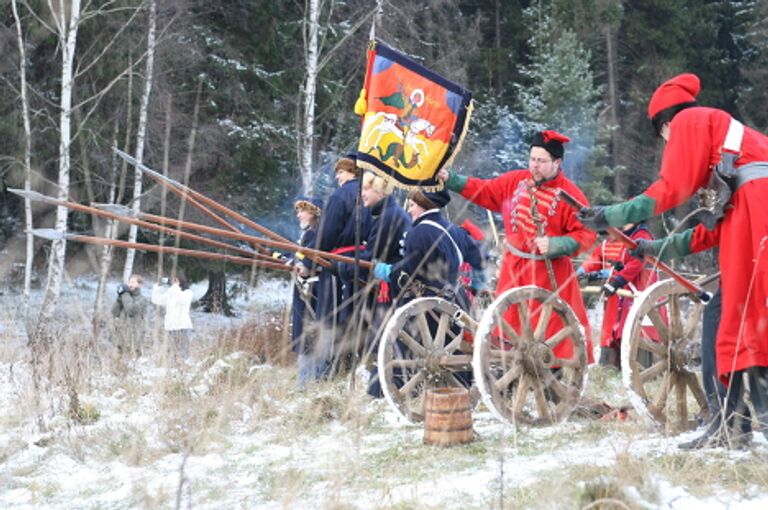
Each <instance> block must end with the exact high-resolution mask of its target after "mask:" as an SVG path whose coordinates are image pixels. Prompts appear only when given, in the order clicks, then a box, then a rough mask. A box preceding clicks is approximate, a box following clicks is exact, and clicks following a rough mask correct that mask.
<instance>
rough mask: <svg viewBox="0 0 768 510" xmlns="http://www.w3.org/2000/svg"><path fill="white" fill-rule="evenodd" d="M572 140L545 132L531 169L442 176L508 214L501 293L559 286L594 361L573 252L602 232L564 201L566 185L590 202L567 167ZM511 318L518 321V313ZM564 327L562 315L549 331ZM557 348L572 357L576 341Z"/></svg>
mask: <svg viewBox="0 0 768 510" xmlns="http://www.w3.org/2000/svg"><path fill="white" fill-rule="evenodd" d="M568 141H570V139H569V138H567V137H565V136H563V135H561V134H559V133H557V132H555V131H541V132H539V133H536V135H535V136H534V139H533V141H532V143H531V149H530V156H529V160H528V169H526V170H512V171H510V172H507V173H505V174H504V175H501V176H500V177H497V178H495V179H479V178H477V177H466V176H463V175H459V174H456V173H453V172H448V171H446V170H441V171H440V178H441V179H443V181H444V182H445V186H446V187H447V188H448V189H450V190H452V191H457V192H459V193H461V196H463V197H464V198H466V199H467V200H469V201H471V202H474V203H475V204H477V205H479V206H481V207H484V208H486V209H489V210H491V211H494V212H499V213H501V215H502V219H503V221H504V230H505V233H506V241H505V243H504V245H505V248H506V249H505V251H504V258H503V260H502V263H501V268H500V270H499V281H498V285H497V287H496V295H500V294H501V293H503V292H504V291H506V290H508V289H510V288H513V287H522V286H524V285H536V286H538V287H542V288H544V289H548V290H552V291H555V292H556V293H557V294H558V296H560V297H561V298H562V299H563V300H565V301H566V302H567V303H568V304H569V305H570V306H571V308H572V309H573V311H574V312H575V314H576V317H577V318H578V319H579V321H580V322H581V324H582V325H583V326H584V330H585V332H586V337H587V356H588V359H589V362H590V363H591V362H592V361H593V356H592V341H591V334H590V327H589V321H588V319H587V312H586V310H585V308H584V301H583V300H582V297H581V290H580V288H579V285H578V280H577V278H576V276H575V274H574V270H573V264H572V263H571V258H570V257H571V256H572V255H576V254H577V253H579V252H581V251H584V250H586V249H589V248H590V247H591V246H592V244H594V242H595V239H596V236H595V234H594V233H593V232H590V231H589V230H587V229H586V228H585V227H584V225H582V224H581V222H580V221H579V220H578V218H577V217H576V213H575V211H574V210H573V208H572V207H570V206H569V205H568V204H567V203H565V202H563V201H561V199H560V195H559V194H558V190H560V189H563V190H565V191H567V192H568V193H570V194H571V195H573V196H575V197H577V198H578V199H579V200H581V201H582V202H584V203H586V202H587V199H586V197H585V196H584V193H582V191H581V190H580V189H579V188H578V187H577V186H576V185H575V184H574V183H573V182H571V181H570V180H569V179H568V178H567V177H565V175H563V172H562V171H561V164H562V162H563V154H564V152H565V149H564V147H563V144H564V143H566V142H568ZM553 283H554V285H553ZM508 320H509V321H510V323H512V325H513V326H514V325H516V324H515V323H516V322H517V314H513V315H512V316H511V317H508ZM560 329H562V324H561V323H560V320H559V319H558V318H557V317H553V319H552V320H551V322H550V324H549V326H548V329H547V336H548V337H549V336H550V335H552V334H554V333H555V332H557V331H559V330H560ZM554 353H555V355H556V356H557V357H559V358H563V359H571V358H572V357H573V345H572V344H571V342H570V340H567V341H565V342H562V343H561V344H559V345H558V346H557V347H556V348H555V349H554Z"/></svg>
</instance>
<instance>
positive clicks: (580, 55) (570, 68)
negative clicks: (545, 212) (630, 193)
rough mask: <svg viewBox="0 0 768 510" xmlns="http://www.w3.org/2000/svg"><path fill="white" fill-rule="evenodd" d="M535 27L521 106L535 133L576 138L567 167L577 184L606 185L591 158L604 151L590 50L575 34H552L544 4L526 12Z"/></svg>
mask: <svg viewBox="0 0 768 510" xmlns="http://www.w3.org/2000/svg"><path fill="white" fill-rule="evenodd" d="M526 16H527V17H528V18H529V20H530V23H529V25H530V26H537V27H538V28H539V29H540V30H536V31H535V32H534V34H533V35H532V36H531V38H530V39H529V46H530V48H531V63H530V65H528V66H526V67H525V68H524V69H523V70H522V74H523V76H524V77H525V78H526V79H527V80H526V81H527V82H526V83H525V84H524V85H519V106H520V111H521V113H522V115H523V118H524V119H525V120H526V122H527V123H528V125H529V126H530V130H531V131H535V130H540V129H555V130H557V131H559V132H561V133H563V134H565V135H567V136H568V137H570V138H571V142H570V143H569V144H568V146H567V150H566V158H565V161H564V168H565V171H566V173H567V175H568V176H569V177H570V178H572V179H574V180H575V181H576V182H577V183H586V182H591V183H592V185H593V186H595V187H596V190H599V189H600V188H601V187H602V178H603V177H604V175H605V173H606V170H605V169H604V168H598V165H597V162H596V161H595V159H594V158H592V157H591V156H592V155H593V152H594V151H596V150H599V151H600V152H601V153H603V152H604V148H603V147H601V144H600V142H599V140H598V137H597V133H598V114H599V110H600V107H601V101H600V97H601V92H602V90H601V87H599V86H596V85H595V78H594V76H593V73H592V70H591V68H590V58H591V56H590V52H589V51H588V50H586V49H585V48H584V47H583V46H582V44H581V43H580V42H579V41H578V39H577V37H576V34H575V33H574V32H573V31H571V30H568V29H566V30H564V31H562V32H557V31H554V30H547V29H546V27H553V26H555V23H554V21H553V19H552V18H551V17H550V16H549V15H548V14H547V12H546V9H545V8H542V6H541V4H537V5H536V6H534V7H531V8H530V9H528V10H527V11H526Z"/></svg>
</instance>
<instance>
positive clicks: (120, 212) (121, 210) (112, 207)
mask: <svg viewBox="0 0 768 510" xmlns="http://www.w3.org/2000/svg"><path fill="white" fill-rule="evenodd" d="M91 207H93V208H94V209H100V210H102V211H106V212H108V213H111V214H115V215H117V216H128V217H130V218H140V217H141V216H143V214H142V213H141V212H140V211H134V210H133V208H131V207H128V206H127V205H122V204H99V203H95V202H91Z"/></svg>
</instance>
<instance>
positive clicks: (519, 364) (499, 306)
mask: <svg viewBox="0 0 768 510" xmlns="http://www.w3.org/2000/svg"><path fill="white" fill-rule="evenodd" d="M511 317H516V320H512V319H511ZM510 320H512V322H515V323H519V326H513V324H511V323H510ZM552 321H556V323H555V324H553V325H552V326H550V324H551V323H552ZM566 342H570V343H571V345H572V347H573V351H572V356H571V357H569V358H560V357H558V356H557V355H556V354H555V351H556V350H558V351H559V350H561V349H563V348H567V343H566ZM558 347H560V349H558ZM472 364H473V368H474V375H475V382H476V384H477V387H478V389H479V390H480V395H481V396H482V398H483V402H484V403H485V405H486V406H487V407H488V408H489V409H490V410H491V412H492V413H493V414H494V415H495V416H496V417H497V418H499V419H500V420H502V421H504V422H507V423H510V424H513V425H520V424H522V425H534V426H540V425H549V424H553V423H557V422H560V421H562V420H564V419H565V418H567V417H568V415H569V414H570V413H571V412H572V411H573V410H574V408H575V407H576V404H577V403H578V401H579V398H580V397H581V393H582V391H583V389H584V384H585V381H586V367H587V352H586V346H585V339H584V328H583V326H582V325H581V323H580V322H579V320H578V319H577V318H576V315H575V314H574V313H573V310H572V309H571V307H570V306H568V304H566V303H565V301H563V300H562V299H560V298H559V297H557V296H556V295H555V294H553V293H552V292H550V291H548V290H545V289H542V288H540V287H535V286H526V287H517V288H514V289H510V290H508V291H506V292H504V293H503V294H501V295H500V296H499V297H497V298H496V300H494V302H493V303H491V305H490V307H489V308H488V309H487V310H486V311H485V313H484V314H483V317H482V319H481V320H480V324H479V325H478V329H477V332H476V334H475V340H474V356H473V360H472Z"/></svg>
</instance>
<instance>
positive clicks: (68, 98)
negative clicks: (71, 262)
mask: <svg viewBox="0 0 768 510" xmlns="http://www.w3.org/2000/svg"><path fill="white" fill-rule="evenodd" d="M59 6H60V11H59V14H58V17H57V16H56V13H53V12H52V13H51V14H52V15H53V17H54V19H55V21H56V26H57V28H58V32H59V45H60V47H61V63H62V67H61V101H60V104H59V107H60V109H61V112H60V113H59V137H60V138H59V180H58V188H59V189H58V193H57V198H58V199H59V200H67V199H68V197H69V171H70V154H69V150H70V145H71V143H72V89H73V86H74V80H73V74H72V71H73V62H74V58H75V48H76V47H77V29H78V25H79V21H80V0H72V1H71V2H70V3H69V9H70V11H69V19H68V20H67V13H66V2H61V3H60V4H59ZM55 229H56V230H57V231H59V232H61V233H62V234H64V233H66V231H67V209H66V208H65V207H57V208H56V223H55ZM66 249H67V241H66V239H61V240H58V241H54V242H53V243H52V245H51V256H50V260H49V264H48V283H47V286H46V289H45V296H44V298H43V304H42V307H41V309H40V320H39V324H44V323H46V322H47V319H48V318H49V317H50V315H51V314H52V312H53V306H54V305H55V304H56V301H57V300H58V298H59V293H60V292H61V280H62V278H63V275H64V262H65V258H66Z"/></svg>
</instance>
